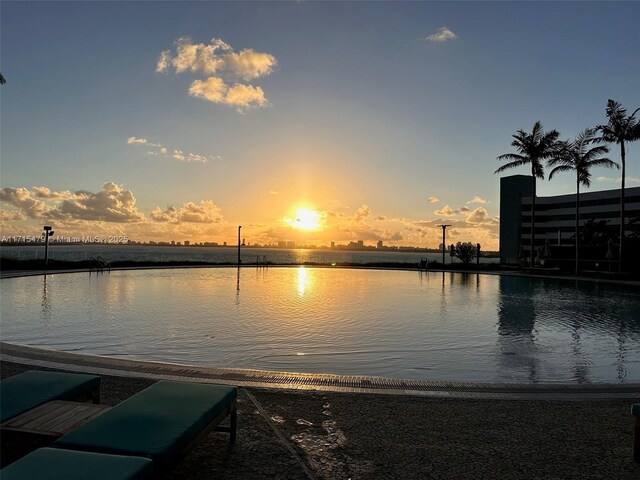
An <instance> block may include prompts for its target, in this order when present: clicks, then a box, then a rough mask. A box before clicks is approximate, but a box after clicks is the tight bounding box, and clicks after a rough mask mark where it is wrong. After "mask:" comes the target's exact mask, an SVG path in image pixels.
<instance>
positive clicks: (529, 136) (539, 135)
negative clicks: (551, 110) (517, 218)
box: [494, 121, 560, 268]
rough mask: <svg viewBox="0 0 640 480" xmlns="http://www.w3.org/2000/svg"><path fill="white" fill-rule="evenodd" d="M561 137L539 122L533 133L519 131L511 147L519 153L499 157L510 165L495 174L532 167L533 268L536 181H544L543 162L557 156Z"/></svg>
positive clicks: (531, 259)
mask: <svg viewBox="0 0 640 480" xmlns="http://www.w3.org/2000/svg"><path fill="white" fill-rule="evenodd" d="M559 136H560V134H559V133H558V132H557V131H556V130H550V131H548V132H545V131H544V130H543V129H542V124H541V123H540V121H537V122H536V123H535V125H534V126H533V130H531V133H528V132H525V131H524V130H517V131H516V134H515V135H512V137H513V141H512V142H511V146H512V147H516V150H517V153H505V154H504V155H500V156H499V157H497V158H498V160H509V163H507V164H505V165H503V166H501V167H500V168H498V169H497V170H496V171H495V172H494V173H499V172H503V171H505V170H508V169H510V168H517V167H522V166H525V165H531V183H532V189H531V190H532V199H531V255H530V259H529V266H530V267H532V268H533V249H534V231H535V218H536V217H535V213H536V179H537V178H541V179H544V167H543V165H542V162H544V161H545V160H549V159H551V158H553V157H554V155H555V154H556V150H557V146H558V137H559Z"/></svg>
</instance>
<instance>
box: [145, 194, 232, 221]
mask: <svg viewBox="0 0 640 480" xmlns="http://www.w3.org/2000/svg"><path fill="white" fill-rule="evenodd" d="M150 216H151V218H152V219H153V220H155V221H156V222H169V223H221V222H222V221H223V217H222V212H221V211H220V208H218V207H217V206H216V205H214V203H213V202H212V201H211V200H202V201H201V202H200V203H199V204H196V203H194V202H187V203H185V204H184V205H183V206H182V207H181V208H180V209H179V210H178V209H176V208H175V207H174V206H169V207H167V208H166V209H165V210H162V209H161V208H160V207H157V208H155V209H154V210H153V211H152V212H151V214H150Z"/></svg>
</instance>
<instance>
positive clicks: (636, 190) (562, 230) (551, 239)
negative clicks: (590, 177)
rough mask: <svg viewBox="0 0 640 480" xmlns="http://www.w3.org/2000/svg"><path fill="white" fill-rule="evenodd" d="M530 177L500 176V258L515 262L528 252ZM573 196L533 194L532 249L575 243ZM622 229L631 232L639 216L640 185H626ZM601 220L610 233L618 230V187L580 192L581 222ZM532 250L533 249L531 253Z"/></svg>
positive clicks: (529, 241)
mask: <svg viewBox="0 0 640 480" xmlns="http://www.w3.org/2000/svg"><path fill="white" fill-rule="evenodd" d="M532 191H533V184H532V177H531V176H529V175H512V176H509V177H503V178H501V179H500V261H501V262H502V263H518V261H519V260H520V259H522V258H528V257H529V252H530V251H531V201H532V196H531V193H532ZM575 213H576V195H575V193H573V194H569V195H556V196H553V197H536V211H535V216H536V218H535V236H534V238H535V243H534V248H536V249H541V248H544V247H545V245H549V244H551V245H554V246H555V245H559V246H562V245H574V242H575ZM625 218H626V220H625V230H626V232H627V234H626V235H625V236H628V235H630V234H633V228H634V227H633V226H634V225H636V224H637V221H638V220H636V219H640V187H632V188H625ZM589 221H593V222H604V224H605V225H606V228H607V229H609V230H610V231H611V232H612V234H615V233H616V232H618V231H619V229H620V189H615V190H603V191H599V192H580V225H581V226H583V225H585V223H587V222H589ZM534 253H535V252H534Z"/></svg>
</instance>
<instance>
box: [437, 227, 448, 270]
mask: <svg viewBox="0 0 640 480" xmlns="http://www.w3.org/2000/svg"><path fill="white" fill-rule="evenodd" d="M450 226H451V225H438V227H442V268H444V254H445V251H446V250H447V243H446V242H445V238H446V235H445V232H446V231H447V227H450Z"/></svg>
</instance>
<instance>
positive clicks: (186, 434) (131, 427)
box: [53, 381, 238, 473]
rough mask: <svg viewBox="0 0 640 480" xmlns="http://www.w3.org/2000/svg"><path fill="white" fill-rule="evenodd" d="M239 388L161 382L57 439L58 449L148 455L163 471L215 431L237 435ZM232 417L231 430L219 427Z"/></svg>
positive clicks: (233, 438)
mask: <svg viewBox="0 0 640 480" xmlns="http://www.w3.org/2000/svg"><path fill="white" fill-rule="evenodd" d="M237 394H238V392H237V388H235V387H227V386H222V385H208V384H200V383H182V382H169V381H160V382H158V383H155V384H154V385H152V386H150V387H149V388H147V389H145V390H143V391H141V392H139V393H137V394H135V395H133V396H132V397H130V398H128V399H127V400H125V401H124V402H122V403H120V404H118V405H116V406H115V407H113V408H111V409H110V410H109V411H107V412H105V413H103V414H102V415H100V416H98V417H96V418H94V419H93V420H91V421H89V422H87V423H86V424H84V425H83V426H81V427H79V428H77V429H76V430H74V431H72V432H70V433H68V434H66V435H64V436H62V437H60V438H59V439H58V440H57V441H56V442H55V443H54V444H53V446H54V447H56V448H63V449H70V450H82V451H87V452H97V453H108V454H117V455H129V456H139V457H148V458H150V459H152V460H153V463H154V471H155V472H156V473H157V472H164V471H166V470H168V469H169V468H171V467H172V466H173V465H174V464H175V463H177V461H178V460H179V459H180V458H181V457H182V456H183V455H185V454H186V453H188V452H189V451H190V450H191V449H192V448H194V447H195V446H196V445H197V444H198V443H199V442H200V441H202V440H204V438H205V437H206V436H207V434H208V433H209V432H211V431H212V430H214V429H217V430H221V431H228V432H229V433H230V434H231V443H232V444H233V443H235V437H236V412H237V410H236V408H237V407H236V398H237ZM227 416H230V422H231V426H230V427H219V424H220V423H221V422H222V421H223V420H224V419H225V418H226V417H227Z"/></svg>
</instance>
